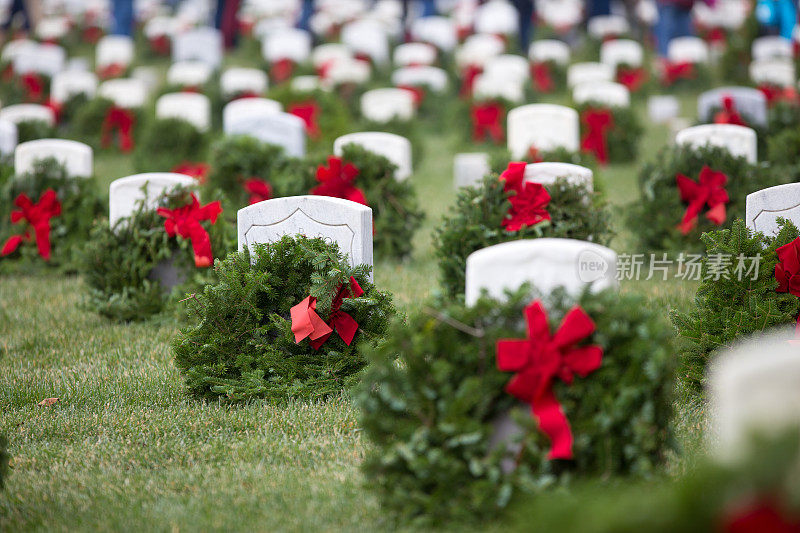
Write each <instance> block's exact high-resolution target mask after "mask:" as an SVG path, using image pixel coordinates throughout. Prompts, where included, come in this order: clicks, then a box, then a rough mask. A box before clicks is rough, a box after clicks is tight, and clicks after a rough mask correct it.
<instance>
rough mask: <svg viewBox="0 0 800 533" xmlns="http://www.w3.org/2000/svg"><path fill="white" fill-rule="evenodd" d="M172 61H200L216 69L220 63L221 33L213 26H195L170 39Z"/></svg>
mask: <svg viewBox="0 0 800 533" xmlns="http://www.w3.org/2000/svg"><path fill="white" fill-rule="evenodd" d="M172 61H174V62H176V63H177V62H179V61H201V62H203V63H206V64H208V66H210V67H211V68H212V69H214V70H216V69H218V68H219V66H220V65H221V64H222V34H221V33H220V32H219V30H215V29H214V28H208V27H205V28H196V29H193V30H189V31H186V32H184V33H179V34H177V35H175V36H174V37H173V39H172Z"/></svg>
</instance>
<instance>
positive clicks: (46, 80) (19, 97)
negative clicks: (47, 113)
mask: <svg viewBox="0 0 800 533" xmlns="http://www.w3.org/2000/svg"><path fill="white" fill-rule="evenodd" d="M6 69H10V70H6V71H5V72H6V73H5V74H3V80H2V81H3V83H0V98H2V102H3V105H11V104H22V103H28V104H45V103H46V102H47V95H48V94H50V76H47V75H44V74H40V73H37V72H28V73H26V74H15V73H14V71H13V65H11V64H9V65H8V66H7V67H6Z"/></svg>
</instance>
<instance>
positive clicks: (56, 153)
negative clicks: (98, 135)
mask: <svg viewBox="0 0 800 533" xmlns="http://www.w3.org/2000/svg"><path fill="white" fill-rule="evenodd" d="M49 157H52V158H55V159H56V160H57V161H58V162H59V163H61V164H62V165H64V168H65V170H66V171H67V175H69V176H71V177H79V178H88V177H90V176H93V175H94V167H93V157H92V147H91V146H89V145H87V144H83V143H81V142H78V141H68V140H66V139H36V140H35V141H28V142H24V143H22V144H19V145H17V148H16V150H14V173H15V174H17V175H19V174H24V173H25V172H29V171H31V170H33V165H34V163H36V162H37V161H39V160H41V159H47V158H49Z"/></svg>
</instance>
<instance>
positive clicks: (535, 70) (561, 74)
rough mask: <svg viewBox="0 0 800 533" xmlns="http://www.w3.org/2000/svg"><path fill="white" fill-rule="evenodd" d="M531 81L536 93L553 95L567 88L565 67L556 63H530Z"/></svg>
mask: <svg viewBox="0 0 800 533" xmlns="http://www.w3.org/2000/svg"><path fill="white" fill-rule="evenodd" d="M531 81H532V84H533V88H534V89H535V90H536V92H537V93H540V94H545V93H554V92H560V91H562V90H564V88H565V87H566V86H567V65H562V64H560V63H557V62H556V61H552V60H550V61H532V62H531Z"/></svg>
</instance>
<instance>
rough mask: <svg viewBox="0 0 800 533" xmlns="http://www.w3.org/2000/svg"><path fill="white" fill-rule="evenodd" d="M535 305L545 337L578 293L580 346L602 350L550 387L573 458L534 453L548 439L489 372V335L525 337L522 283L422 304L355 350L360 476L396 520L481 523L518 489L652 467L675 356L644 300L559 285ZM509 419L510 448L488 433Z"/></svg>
mask: <svg viewBox="0 0 800 533" xmlns="http://www.w3.org/2000/svg"><path fill="white" fill-rule="evenodd" d="M534 299H536V298H534ZM540 299H541V300H543V303H544V309H545V310H546V313H547V315H548V323H549V326H550V331H551V332H554V331H555V330H556V329H557V328H558V327H559V324H562V323H563V318H564V316H565V315H566V314H567V311H568V310H569V309H570V308H571V307H573V305H574V304H575V303H576V300H577V303H578V304H579V305H580V307H581V308H582V309H583V310H584V311H585V312H586V313H588V315H589V317H590V318H591V320H593V321H594V323H595V325H596V330H595V333H594V334H592V335H591V336H590V337H588V338H586V339H585V342H586V343H587V344H591V345H598V346H600V347H601V348H602V350H603V354H602V362H601V364H600V366H599V368H596V369H595V370H594V371H593V372H591V373H590V374H588V375H587V376H586V377H583V378H578V377H577V376H576V378H575V380H574V381H573V382H572V385H566V384H565V383H563V382H561V381H555V382H554V385H553V392H554V394H555V397H556V399H557V401H558V402H559V403H560V405H561V407H562V410H563V413H564V415H565V416H566V418H567V420H568V422H569V425H570V427H571V432H572V434H573V436H574V443H573V452H574V453H573V459H572V460H553V461H550V460H548V459H547V458H546V456H547V455H548V452H549V450H550V448H551V441H550V440H549V439H548V438H547V437H546V436H545V435H544V434H543V433H542V431H541V430H539V428H538V426H537V424H536V422H535V421H534V419H533V418H532V417H531V411H530V406H528V405H526V404H523V403H521V402H519V401H518V400H517V399H516V398H515V397H513V396H511V394H509V393H506V392H505V391H504V387H505V386H506V384H508V383H509V380H510V379H511V377H512V374H510V373H508V372H502V371H500V370H499V369H498V367H497V363H496V357H495V353H496V344H497V341H498V340H500V339H518V338H521V337H525V332H526V330H527V329H526V328H527V326H526V322H525V320H524V318H523V308H525V307H526V306H528V305H529V304H530V303H531V301H532V298H531V291H530V290H529V288H527V287H523V288H522V289H520V290H519V291H517V292H514V293H510V294H509V299H508V301H507V303H498V302H497V301H494V300H490V299H487V298H482V299H481V300H479V301H478V303H477V304H476V305H475V306H474V307H471V308H466V307H464V305H463V304H459V303H449V304H447V303H444V302H439V303H433V304H432V305H431V307H430V308H429V307H422V308H420V309H417V310H415V311H414V312H412V313H411V315H410V316H409V318H408V320H407V321H401V320H395V321H394V322H393V323H392V326H391V328H390V330H389V333H388V334H387V337H386V341H385V342H384V343H382V344H380V345H378V346H377V347H374V348H370V349H368V350H367V357H368V359H369V363H370V366H369V367H368V368H369V370H368V373H367V375H366V376H365V378H364V380H363V383H362V386H361V387H360V393H359V395H358V396H357V402H358V404H359V406H360V408H361V410H362V425H363V428H364V432H365V434H366V435H367V436H368V437H369V439H370V440H371V441H372V443H373V446H371V447H370V448H368V452H367V457H366V460H365V463H364V472H365V474H366V476H367V479H368V482H369V483H370V486H375V487H377V488H378V490H379V496H380V498H381V502H382V504H383V505H384V506H385V507H386V508H387V509H390V510H391V511H392V512H393V513H395V515H396V516H398V517H399V518H401V519H405V520H408V521H414V522H422V523H423V524H424V525H427V524H429V523H431V522H434V523H442V522H445V521H449V520H451V519H454V518H456V519H457V518H463V519H475V518H481V517H486V516H490V515H492V514H493V513H495V512H496V511H497V510H498V508H500V507H503V506H505V505H506V503H507V502H508V501H509V498H510V497H511V495H512V493H514V492H515V491H517V490H526V491H536V490H541V489H543V488H546V487H549V486H552V485H554V484H561V483H567V482H569V481H570V480H571V479H575V478H584V477H591V476H600V477H603V478H607V477H609V476H615V475H634V476H649V475H653V474H655V473H656V472H657V470H658V468H659V466H660V465H661V464H662V461H663V458H664V454H665V452H667V450H669V449H670V448H671V444H672V443H671V434H670V424H669V420H670V416H671V410H672V407H671V396H672V391H673V381H672V379H673V361H674V355H673V353H674V352H673V350H672V345H671V343H672V334H671V333H670V331H669V328H668V327H667V326H666V324H665V323H664V321H663V319H662V318H661V317H660V316H659V313H657V312H655V311H654V310H652V308H651V307H650V306H649V305H648V304H647V302H646V301H645V299H644V298H643V297H641V296H637V295H633V294H623V295H620V294H618V293H616V292H615V291H604V292H601V293H598V294H594V295H591V294H584V295H582V296H581V297H579V298H577V299H576V298H570V297H567V296H566V295H565V294H564V292H563V291H562V290H560V289H559V290H557V291H555V292H554V293H552V294H551V295H550V296H549V297H547V298H540ZM632 310H636V312H632ZM509 413H510V416H511V418H512V419H513V420H514V421H515V422H516V424H518V425H519V427H521V428H522V433H521V435H519V436H521V437H522V441H521V443H522V447H521V448H519V449H517V450H516V451H514V453H513V454H512V455H511V456H509V451H508V448H507V447H506V446H505V444H508V441H502V440H501V441H498V440H497V439H494V440H493V437H494V436H495V434H496V429H495V428H496V427H497V426H498V425H499V420H501V419H503V418H504V417H505V416H506V415H509ZM509 460H511V461H512V463H513V467H512V468H509V464H508V461H509ZM504 463H505V467H504ZM514 467H515V468H514Z"/></svg>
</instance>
